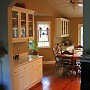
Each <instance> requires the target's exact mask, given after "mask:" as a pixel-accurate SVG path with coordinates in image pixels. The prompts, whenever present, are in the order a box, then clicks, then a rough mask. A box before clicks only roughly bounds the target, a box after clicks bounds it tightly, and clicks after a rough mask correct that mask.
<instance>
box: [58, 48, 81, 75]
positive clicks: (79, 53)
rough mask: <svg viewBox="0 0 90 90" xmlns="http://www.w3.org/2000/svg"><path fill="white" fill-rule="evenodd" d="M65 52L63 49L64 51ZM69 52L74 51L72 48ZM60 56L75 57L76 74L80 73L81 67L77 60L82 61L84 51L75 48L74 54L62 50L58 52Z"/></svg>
mask: <svg viewBox="0 0 90 90" xmlns="http://www.w3.org/2000/svg"><path fill="white" fill-rule="evenodd" d="M62 52H63V51H62ZM69 52H72V50H71V51H69ZM57 55H58V56H60V58H64V57H66V58H67V57H69V58H73V61H75V62H76V69H77V70H76V76H77V75H78V69H79V67H78V65H77V62H78V61H79V62H80V57H81V56H82V55H83V51H82V50H73V54H72V55H68V54H61V52H59V53H58V54H57Z"/></svg>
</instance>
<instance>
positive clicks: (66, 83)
mask: <svg viewBox="0 0 90 90" xmlns="http://www.w3.org/2000/svg"><path fill="white" fill-rule="evenodd" d="M53 69H54V65H44V66H43V71H44V72H43V74H44V75H43V76H44V77H43V78H42V81H41V82H39V83H38V84H36V85H35V86H33V87H32V88H30V89H29V90H80V77H76V76H73V77H71V76H67V75H62V74H61V73H56V74H58V75H54V74H53Z"/></svg>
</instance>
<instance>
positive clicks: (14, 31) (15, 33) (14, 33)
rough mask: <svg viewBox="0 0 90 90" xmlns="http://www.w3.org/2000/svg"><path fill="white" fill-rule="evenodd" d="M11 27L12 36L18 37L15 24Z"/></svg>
mask: <svg viewBox="0 0 90 90" xmlns="http://www.w3.org/2000/svg"><path fill="white" fill-rule="evenodd" d="M12 29H13V37H14V38H17V37H18V30H17V26H16V25H15V27H14V28H12Z"/></svg>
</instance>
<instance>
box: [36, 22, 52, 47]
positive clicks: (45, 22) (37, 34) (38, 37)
mask: <svg viewBox="0 0 90 90" xmlns="http://www.w3.org/2000/svg"><path fill="white" fill-rule="evenodd" d="M39 23H48V24H49V25H50V31H49V46H40V47H39V48H51V22H50V21H37V44H38V42H39V33H38V24H39Z"/></svg>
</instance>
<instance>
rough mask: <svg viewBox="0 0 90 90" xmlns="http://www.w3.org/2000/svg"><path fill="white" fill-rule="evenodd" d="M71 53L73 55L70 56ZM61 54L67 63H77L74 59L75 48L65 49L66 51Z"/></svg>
mask: <svg viewBox="0 0 90 90" xmlns="http://www.w3.org/2000/svg"><path fill="white" fill-rule="evenodd" d="M64 55H65V56H64ZM69 55H72V56H69ZM61 56H62V60H63V61H64V63H67V64H68V63H69V64H72V65H74V64H75V62H74V59H73V57H74V52H73V50H72V52H69V51H64V52H62V55H61Z"/></svg>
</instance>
